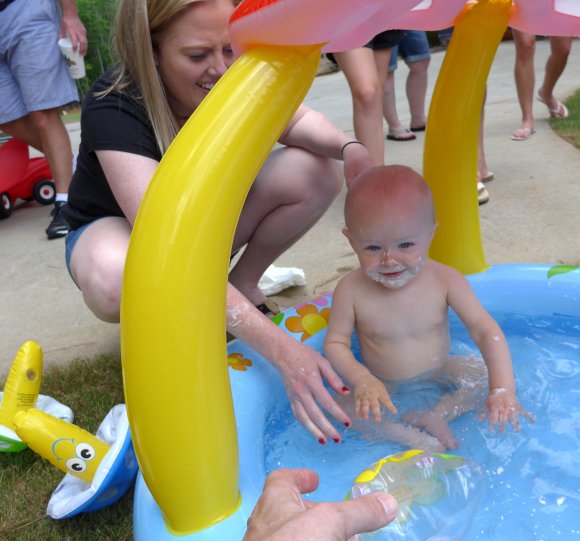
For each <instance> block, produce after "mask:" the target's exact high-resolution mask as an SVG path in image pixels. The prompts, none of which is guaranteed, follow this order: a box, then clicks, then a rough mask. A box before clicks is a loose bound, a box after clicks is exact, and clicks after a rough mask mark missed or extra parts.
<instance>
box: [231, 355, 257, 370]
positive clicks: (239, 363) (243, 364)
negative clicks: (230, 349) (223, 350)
mask: <svg viewBox="0 0 580 541" xmlns="http://www.w3.org/2000/svg"><path fill="white" fill-rule="evenodd" d="M228 364H229V365H230V368H233V369H234V370H238V371H240V372H245V371H246V370H247V369H248V368H249V367H250V366H252V361H250V359H246V358H245V357H244V356H243V355H242V354H241V353H231V354H230V355H229V356H228Z"/></svg>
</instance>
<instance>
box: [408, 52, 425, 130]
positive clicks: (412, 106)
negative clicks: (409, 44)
mask: <svg viewBox="0 0 580 541" xmlns="http://www.w3.org/2000/svg"><path fill="white" fill-rule="evenodd" d="M429 62H430V59H429V58H427V59H425V60H418V61H417V62H409V74H408V75H407V83H406V88H405V89H406V92H407V101H408V102H409V111H410V112H411V125H410V128H411V129H413V128H421V127H423V126H425V124H426V122H427V117H426V116H425V96H426V95H427V83H428V69H429Z"/></svg>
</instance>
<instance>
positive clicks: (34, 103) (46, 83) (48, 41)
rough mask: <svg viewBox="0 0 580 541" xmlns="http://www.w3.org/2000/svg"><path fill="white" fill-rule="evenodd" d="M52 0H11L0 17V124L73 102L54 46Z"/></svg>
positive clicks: (71, 86)
mask: <svg viewBox="0 0 580 541" xmlns="http://www.w3.org/2000/svg"><path fill="white" fill-rule="evenodd" d="M59 32H60V15H59V12H58V7H57V2H56V1H55V0H33V1H31V0H14V2H12V3H11V4H9V5H8V6H7V7H6V9H4V10H3V11H2V15H0V103H1V104H2V106H0V124H5V123H7V122H11V121H13V120H16V119H18V118H21V117H23V116H26V115H27V114H28V113H30V112H31V111H44V110H47V109H54V108H56V107H62V106H63V105H66V104H68V103H70V102H73V101H78V99H79V95H78V92H77V88H76V85H75V83H74V81H73V80H72V79H71V77H70V75H69V72H68V69H67V66H66V61H65V59H64V56H63V55H62V53H61V52H60V49H59V47H58V35H59Z"/></svg>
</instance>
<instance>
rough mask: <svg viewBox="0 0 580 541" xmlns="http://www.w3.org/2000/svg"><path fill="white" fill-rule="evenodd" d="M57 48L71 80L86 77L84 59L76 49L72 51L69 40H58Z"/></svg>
mask: <svg viewBox="0 0 580 541" xmlns="http://www.w3.org/2000/svg"><path fill="white" fill-rule="evenodd" d="M58 46H59V47H60V50H61V51H62V54H63V55H64V58H65V60H66V65H67V66H68V71H69V73H70V76H71V77H72V78H73V79H82V78H83V77H84V76H85V75H86V71H85V59H84V57H83V56H82V55H81V53H80V52H79V50H78V48H77V49H73V46H72V42H71V40H70V39H69V38H62V39H59V40H58Z"/></svg>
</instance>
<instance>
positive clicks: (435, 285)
mask: <svg viewBox="0 0 580 541" xmlns="http://www.w3.org/2000/svg"><path fill="white" fill-rule="evenodd" d="M345 221H346V228H345V230H344V233H345V235H346V237H347V238H348V240H349V241H350V244H351V246H352V248H353V250H354V251H355V252H356V255H357V256H358V259H359V262H360V268H358V269H356V270H354V271H352V272H350V273H349V274H347V275H346V276H344V277H343V278H342V279H341V281H340V282H339V284H338V286H337V287H336V290H335V292H334V296H333V304H332V312H331V316H330V321H329V325H328V332H327V335H326V339H325V344H324V348H325V353H326V357H327V358H328V359H329V360H330V362H331V363H332V365H333V366H334V368H335V369H336V370H337V371H338V372H339V373H340V374H341V375H342V376H343V377H344V378H345V379H346V380H347V381H348V382H349V383H350V384H351V386H352V387H353V390H354V401H355V415H356V417H357V418H361V417H362V418H363V419H365V420H368V418H369V414H372V415H373V416H374V418H375V420H376V421H377V422H380V421H381V406H384V407H385V408H387V409H388V410H389V411H390V412H391V413H397V408H396V407H395V406H394V404H393V403H392V401H391V398H390V396H389V393H388V391H387V388H386V386H385V383H384V382H387V383H395V384H396V383H397V382H399V383H400V382H403V381H405V380H407V381H408V380H410V379H411V378H418V377H420V378H432V379H437V380H439V379H441V378H445V379H446V381H449V382H451V383H452V384H453V386H454V391H453V392H450V393H448V394H444V395H443V396H442V397H441V399H440V401H439V402H438V403H437V405H436V406H435V407H434V408H433V409H431V410H429V411H426V412H422V413H414V414H408V415H407V416H406V417H405V421H406V422H405V423H403V422H395V421H393V420H391V419H383V424H384V426H385V428H386V430H387V433H388V436H389V437H390V438H391V439H392V440H394V441H396V442H398V443H400V444H403V445H407V446H410V447H416V448H420V449H425V450H431V451H444V450H446V449H455V448H457V447H458V443H457V440H456V439H455V437H454V435H453V433H452V431H451V429H450V428H449V422H450V421H451V420H452V419H454V418H455V417H457V416H458V415H461V414H462V413H465V412H467V411H470V410H473V409H474V408H475V407H476V405H477V401H478V399H479V397H480V396H481V393H482V391H483V390H484V388H485V379H486V368H485V365H487V374H488V383H489V394H488V396H487V399H486V407H487V415H488V416H489V425H490V429H493V427H494V425H496V424H497V425H498V426H499V428H500V431H503V430H504V428H505V425H506V423H511V424H512V425H513V427H514V429H515V430H518V429H519V419H518V415H522V416H524V417H526V418H528V419H530V420H531V421H533V418H532V416H531V415H530V414H529V413H528V412H526V411H524V410H523V409H522V407H521V405H520V403H519V402H518V399H517V397H516V389H515V382H514V376H513V372H512V363H511V358H510V352H509V349H508V345H507V342H506V339H505V336H504V334H503V333H502V331H501V329H500V328H499V326H498V324H497V323H496V322H495V320H494V319H493V318H492V317H491V316H490V315H489V314H488V313H487V311H486V310H485V309H484V308H483V306H482V305H481V304H480V303H479V301H478V300H477V298H476V296H475V294H474V293H473V291H472V289H471V287H470V286H469V283H468V282H467V280H466V279H465V278H464V277H463V276H462V275H461V274H460V273H459V272H457V271H456V270H454V269H452V268H451V267H448V266H446V265H443V264H441V263H437V262H436V261H433V260H431V259H429V258H428V257H427V250H428V249H429V245H430V243H431V240H432V239H433V234H434V232H435V228H436V226H437V223H436V222H435V216H434V208H433V200H432V198H431V192H430V190H429V187H428V185H427V183H426V182H425V180H424V179H423V178H422V177H421V176H420V175H419V174H417V173H416V172H415V171H413V170H412V169H410V168H408V167H404V166H398V165H394V166H380V167H373V168H371V169H368V170H367V171H365V172H364V173H363V174H361V175H360V176H359V177H357V178H356V179H355V181H354V182H353V183H352V185H351V186H350V188H349V191H348V193H347V196H346V204H345ZM449 307H451V308H452V309H453V310H454V311H455V313H456V314H457V315H458V316H459V317H460V318H461V320H462V321H463V323H464V324H465V326H466V327H467V330H468V331H469V333H470V335H471V337H472V338H473V340H474V341H475V343H476V344H477V346H478V347H479V350H480V351H481V354H482V356H483V359H484V361H485V365H484V363H483V362H482V361H481V359H473V358H471V359H466V358H465V357H450V356H449V348H450V336H449V320H448V309H449ZM353 329H355V330H356V332H357V336H358V340H359V342H360V349H361V355H362V358H363V359H364V364H361V363H359V362H358V361H357V360H356V359H355V357H354V355H353V354H352V352H351V336H352V331H353ZM407 423H409V424H407Z"/></svg>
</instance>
